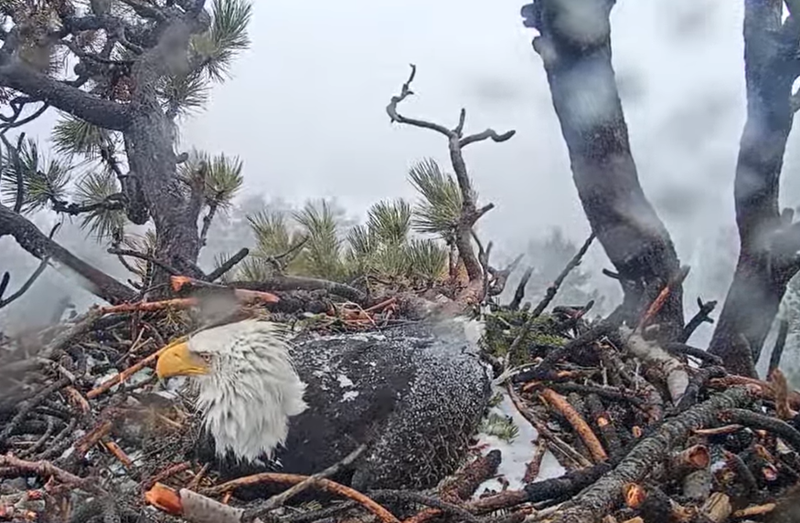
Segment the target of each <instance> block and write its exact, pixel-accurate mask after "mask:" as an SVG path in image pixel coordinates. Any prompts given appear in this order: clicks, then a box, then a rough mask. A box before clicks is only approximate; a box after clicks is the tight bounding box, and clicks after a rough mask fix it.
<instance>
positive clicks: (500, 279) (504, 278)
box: [489, 254, 524, 296]
mask: <svg viewBox="0 0 800 523" xmlns="http://www.w3.org/2000/svg"><path fill="white" fill-rule="evenodd" d="M523 257H524V255H522V254H520V255H519V256H517V257H516V258H514V259H513V260H512V261H511V263H509V264H508V265H507V266H506V267H505V268H503V269H500V270H498V269H495V268H493V267H492V266H489V273H490V274H491V276H492V281H491V286H490V287H489V295H490V296H499V295H500V294H502V293H503V291H504V290H505V288H506V283H507V282H508V278H509V277H510V276H511V273H513V272H514V271H515V270H516V269H517V266H518V265H519V264H520V262H521V261H522V258H523Z"/></svg>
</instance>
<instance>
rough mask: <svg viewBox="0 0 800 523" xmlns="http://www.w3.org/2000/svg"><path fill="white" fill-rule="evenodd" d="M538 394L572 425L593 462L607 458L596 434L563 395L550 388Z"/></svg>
mask: <svg viewBox="0 0 800 523" xmlns="http://www.w3.org/2000/svg"><path fill="white" fill-rule="evenodd" d="M539 394H540V395H541V396H542V398H543V399H544V400H545V401H546V402H547V403H548V404H549V405H550V406H551V407H552V408H554V409H556V410H557V411H558V412H560V413H561V415H562V416H564V418H566V420H567V421H568V422H569V424H570V425H572V428H574V429H575V432H577V433H578V436H579V437H580V438H581V440H583V443H584V444H585V445H586V448H588V449H589V453H590V454H591V455H592V459H593V460H594V462H595V463H601V462H603V461H606V460H608V455H607V454H606V451H605V449H604V448H603V445H602V444H601V443H600V440H599V439H597V436H596V435H595V433H594V432H593V431H592V429H591V427H589V424H588V423H586V420H584V419H583V417H582V416H581V415H580V414H578V412H577V411H576V410H575V409H574V408H573V407H572V405H570V404H569V402H568V401H567V399H566V398H565V397H564V396H562V395H560V394H559V393H557V392H556V391H554V390H552V389H543V390H541V391H540V392H539Z"/></svg>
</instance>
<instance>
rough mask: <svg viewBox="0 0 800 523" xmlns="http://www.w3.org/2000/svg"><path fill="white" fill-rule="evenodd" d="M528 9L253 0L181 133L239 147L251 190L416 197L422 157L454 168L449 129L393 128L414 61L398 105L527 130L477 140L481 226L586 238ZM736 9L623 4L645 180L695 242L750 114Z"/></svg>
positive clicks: (632, 118)
mask: <svg viewBox="0 0 800 523" xmlns="http://www.w3.org/2000/svg"><path fill="white" fill-rule="evenodd" d="M522 3H523V2H521V1H520V0H493V1H487V0H482V1H480V0H437V1H436V2H431V1H426V0H404V1H402V2H401V1H397V0H383V1H381V2H374V1H368V0H339V1H338V2H314V3H309V2H297V1H295V0H270V1H265V0H259V1H258V2H256V4H255V12H254V18H253V23H252V27H251V37H252V42H253V45H252V48H251V50H250V51H249V52H248V53H247V54H246V55H244V56H242V57H241V58H240V59H239V61H238V62H237V64H236V67H235V69H234V71H233V74H234V78H233V79H232V80H231V81H230V82H228V83H227V84H225V85H223V86H221V87H217V88H215V92H214V94H213V99H212V101H211V104H210V105H209V106H208V108H207V110H206V112H205V113H204V114H200V115H198V116H197V117H196V118H194V119H193V120H191V121H190V122H188V123H187V125H186V126H185V127H184V135H183V136H184V140H185V141H186V143H187V144H188V143H191V144H194V145H196V146H198V147H201V148H205V149H208V150H209V151H225V152H228V153H233V154H238V155H240V156H241V157H242V158H243V159H244V160H245V165H246V179H247V190H248V191H259V192H264V193H266V194H268V195H275V196H284V197H287V198H289V199H292V200H302V199H304V198H307V197H318V196H336V197H337V198H338V199H339V200H340V201H341V202H342V203H343V204H346V205H347V206H348V207H349V209H350V211H351V212H353V213H360V212H363V211H364V210H365V209H366V207H368V206H369V205H370V204H371V203H373V202H375V201H376V200H379V199H381V198H388V197H395V196H409V197H413V191H412V189H411V187H410V186H409V184H408V183H407V179H406V170H407V167H408V166H409V164H410V163H411V162H413V161H415V160H417V159H419V158H421V157H424V156H433V157H435V158H437V159H438V160H440V162H441V163H442V164H443V165H447V163H448V162H447V150H446V144H445V141H444V138H443V137H442V136H439V135H437V134H435V133H433V132H430V131H426V130H422V129H416V128H411V127H407V126H399V125H390V123H389V120H388V117H387V116H386V114H385V112H384V108H385V106H386V104H387V102H388V100H389V97H390V96H391V95H393V94H395V93H396V92H397V91H398V90H399V88H400V85H401V83H402V82H403V81H404V80H405V78H406V76H407V74H408V64H409V62H413V63H416V64H417V66H418V68H419V70H418V74H417V79H416V81H415V86H414V87H415V91H416V92H417V96H416V97H414V98H411V99H409V100H408V102H407V103H404V104H403V105H402V106H401V110H402V111H404V112H405V113H406V114H408V115H414V116H420V117H424V118H428V119H433V120H436V121H439V122H443V123H447V124H453V123H455V121H456V118H457V115H458V111H459V108H460V107H461V106H465V107H466V108H467V129H468V130H469V131H472V132H476V131H480V130H483V129H485V128H486V127H487V126H491V127H493V128H495V129H496V130H498V131H504V130H506V129H509V128H513V129H516V130H517V131H518V134H517V136H515V137H514V138H513V139H512V140H511V141H510V142H507V143H504V144H494V143H480V144H475V145H473V146H471V147H470V148H469V149H468V151H467V161H468V164H469V167H470V169H471V173H472V176H473V178H474V181H475V185H476V187H477V188H478V190H479V191H480V194H481V196H482V200H483V201H493V202H495V203H496V204H497V206H498V208H497V209H496V210H495V211H492V213H491V214H490V215H488V216H487V217H486V219H485V221H484V222H482V227H483V231H484V234H485V235H487V236H491V237H493V238H495V239H497V240H499V241H501V243H508V242H511V241H519V240H521V239H524V238H527V237H529V236H531V235H535V234H537V232H539V231H541V230H543V229H544V228H545V227H546V226H547V225H550V224H560V225H562V226H564V228H565V229H566V231H567V232H568V233H569V234H570V236H573V237H577V238H579V237H581V236H583V235H584V234H585V233H586V231H587V225H586V221H585V219H584V217H583V215H582V212H581V209H580V205H579V203H578V201H577V198H576V194H575V190H574V188H573V186H572V180H571V176H570V172H569V163H568V159H567V154H566V147H565V145H564V144H563V142H562V140H561V135H560V130H559V127H558V123H557V120H556V117H555V114H554V111H553V109H552V105H551V103H550V95H549V91H548V89H547V82H546V78H545V75H544V72H543V68H542V65H541V62H540V60H539V57H538V56H537V55H536V54H535V53H534V52H533V50H532V49H531V45H530V41H531V38H532V36H533V32H532V31H531V30H527V29H525V28H524V27H522V24H521V20H520V16H519V10H520V7H521V5H522ZM741 11H742V7H741V2H730V1H726V0H648V1H647V2H641V1H639V2H636V1H632V0H623V1H621V2H618V4H617V7H616V8H615V9H614V13H613V19H612V24H613V26H612V27H613V33H612V38H613V46H614V53H615V58H614V59H615V66H616V68H617V72H618V76H619V81H620V85H621V90H622V95H623V103H624V104H625V110H626V115H627V118H628V122H629V124H630V128H631V138H632V142H633V146H634V154H635V157H636V159H637V162H638V164H639V168H640V176H641V179H642V183H643V185H644V186H645V190H646V191H647V193H648V195H649V196H650V198H651V200H653V201H654V203H655V204H656V205H657V207H658V209H659V211H660V212H661V214H662V217H663V218H664V219H665V221H667V223H668V226H669V227H670V229H671V230H672V231H673V234H674V235H675V236H676V241H677V242H678V243H679V245H683V244H685V245H686V247H687V248H689V247H690V246H691V243H692V242H693V241H694V240H696V239H697V222H698V220H703V222H704V223H706V224H707V222H708V221H709V220H712V221H713V220H716V221H717V222H727V223H732V221H731V220H732V214H731V213H732V201H731V200H732V180H733V168H734V165H735V160H736V148H737V144H738V139H739V134H740V132H741V126H742V123H743V116H744V100H743V89H744V86H743V83H744V80H743V70H742V43H741V16H742V12H741ZM678 211H680V213H679V212H678ZM683 213H687V214H685V215H684V217H683V218H681V217H679V214H683ZM687 226H688V227H687ZM682 250H686V249H682ZM687 254H688V253H684V257H686V256H687Z"/></svg>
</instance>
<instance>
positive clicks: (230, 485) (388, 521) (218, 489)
mask: <svg viewBox="0 0 800 523" xmlns="http://www.w3.org/2000/svg"><path fill="white" fill-rule="evenodd" d="M306 479H308V476H301V475H299V474H280V473H272V472H263V473H261V474H253V475H252V476H245V477H243V478H238V479H234V480H231V481H228V482H225V483H222V484H221V485H216V486H214V487H210V488H207V489H204V490H203V491H202V494H203V495H207V496H218V495H220V494H224V493H226V492H232V491H234V490H235V489H237V488H238V487H243V486H248V485H257V484H259V483H283V484H290V485H296V484H297V483H300V482H302V481H305V480H306ZM313 486H314V487H316V488H319V489H321V490H324V491H326V492H330V493H332V494H337V495H339V496H342V497H345V498H349V499H352V500H353V501H356V502H357V503H359V504H361V505H362V506H364V507H365V508H366V509H367V510H369V511H370V512H372V513H373V514H374V515H376V516H377V517H378V518H379V519H380V520H381V521H383V522H384V523H399V520H398V519H397V518H396V517H395V516H394V515H393V514H392V513H391V512H389V511H388V510H386V509H385V508H384V507H382V506H381V505H378V504H377V503H376V502H375V501H373V500H371V499H370V498H368V497H367V496H365V495H364V494H362V493H360V492H358V491H356V490H354V489H352V488H350V487H346V486H344V485H341V484H339V483H336V482H334V481H331V480H329V479H326V478H322V479H318V480H314V482H313Z"/></svg>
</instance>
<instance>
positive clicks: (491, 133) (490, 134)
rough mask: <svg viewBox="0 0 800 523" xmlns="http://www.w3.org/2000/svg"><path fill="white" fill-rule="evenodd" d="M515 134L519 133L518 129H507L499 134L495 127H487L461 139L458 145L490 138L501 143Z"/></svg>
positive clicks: (462, 145)
mask: <svg viewBox="0 0 800 523" xmlns="http://www.w3.org/2000/svg"><path fill="white" fill-rule="evenodd" d="M515 134H517V131H515V130H513V129H512V130H510V131H506V132H504V133H503V134H497V131H495V130H494V129H486V130H485V131H483V132H480V133H477V134H472V135H469V136H467V137H464V138H462V139H461V140H459V141H458V145H460V146H461V147H466V146H467V145H469V144H471V143H475V142H482V141H484V140H488V139H490V138H491V140H492V141H493V142H495V143H501V142H505V141H506V140H510V139H511V138H512V137H513V136H514V135H515Z"/></svg>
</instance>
